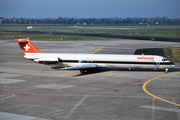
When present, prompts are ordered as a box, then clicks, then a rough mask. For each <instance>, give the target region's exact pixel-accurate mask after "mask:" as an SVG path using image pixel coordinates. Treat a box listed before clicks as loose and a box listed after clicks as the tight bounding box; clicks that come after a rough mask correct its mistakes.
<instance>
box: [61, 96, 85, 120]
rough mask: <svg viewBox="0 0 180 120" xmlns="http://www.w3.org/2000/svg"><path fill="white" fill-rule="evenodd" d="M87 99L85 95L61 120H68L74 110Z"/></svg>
mask: <svg viewBox="0 0 180 120" xmlns="http://www.w3.org/2000/svg"><path fill="white" fill-rule="evenodd" d="M87 97H88V95H85V96H84V97H83V98H82V99H81V100H80V101H79V102H78V103H77V104H76V105H75V106H74V107H73V108H72V109H71V110H70V112H69V113H68V114H67V115H66V116H65V118H64V119H63V120H67V119H69V117H71V115H72V114H73V113H74V112H75V110H76V109H77V108H78V107H79V106H80V105H81V104H82V103H83V102H84V100H86V98H87Z"/></svg>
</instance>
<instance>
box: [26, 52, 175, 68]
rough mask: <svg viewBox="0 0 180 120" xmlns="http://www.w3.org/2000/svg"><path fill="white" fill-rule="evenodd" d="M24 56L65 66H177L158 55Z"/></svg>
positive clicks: (29, 54) (44, 54)
mask: <svg viewBox="0 0 180 120" xmlns="http://www.w3.org/2000/svg"><path fill="white" fill-rule="evenodd" d="M24 57H25V58H27V59H31V60H33V61H35V62H39V63H47V64H51V65H53V64H54V65H55V66H57V64H58V65H59V66H64V67H73V66H79V65H96V66H97V67H108V68H153V69H164V68H173V67H174V66H175V65H174V63H172V62H171V61H169V60H166V59H165V58H164V57H162V56H157V55H117V54H114V55H113V54H58V53H26V54H25V55H24Z"/></svg>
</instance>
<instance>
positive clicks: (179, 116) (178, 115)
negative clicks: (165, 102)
mask: <svg viewBox="0 0 180 120" xmlns="http://www.w3.org/2000/svg"><path fill="white" fill-rule="evenodd" d="M172 101H173V102H176V100H175V99H174V98H172ZM174 109H175V110H179V108H178V107H177V106H174ZM176 114H177V118H178V120H180V112H176Z"/></svg>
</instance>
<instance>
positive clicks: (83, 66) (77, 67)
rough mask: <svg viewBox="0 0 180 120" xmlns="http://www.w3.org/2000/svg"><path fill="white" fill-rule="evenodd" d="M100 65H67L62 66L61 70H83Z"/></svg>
mask: <svg viewBox="0 0 180 120" xmlns="http://www.w3.org/2000/svg"><path fill="white" fill-rule="evenodd" d="M96 67H98V66H97V65H95V64H89V65H77V66H73V67H66V68H60V69H61V70H83V69H90V68H96Z"/></svg>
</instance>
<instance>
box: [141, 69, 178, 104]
mask: <svg viewBox="0 0 180 120" xmlns="http://www.w3.org/2000/svg"><path fill="white" fill-rule="evenodd" d="M176 74H180V72H176V73H172V74H167V75H162V76H158V77H154V78H151V79H149V80H147V81H146V82H145V83H144V84H143V86H142V89H143V90H144V92H145V93H146V94H148V95H150V96H152V97H154V98H156V99H158V100H161V101H163V102H166V103H169V104H173V105H176V106H180V104H178V103H176V102H172V101H169V100H166V99H163V98H161V97H158V96H156V95H154V94H152V93H150V92H149V91H148V90H147V89H146V86H147V84H149V83H150V82H152V81H154V80H157V79H159V78H162V77H166V76H173V75H176Z"/></svg>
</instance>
